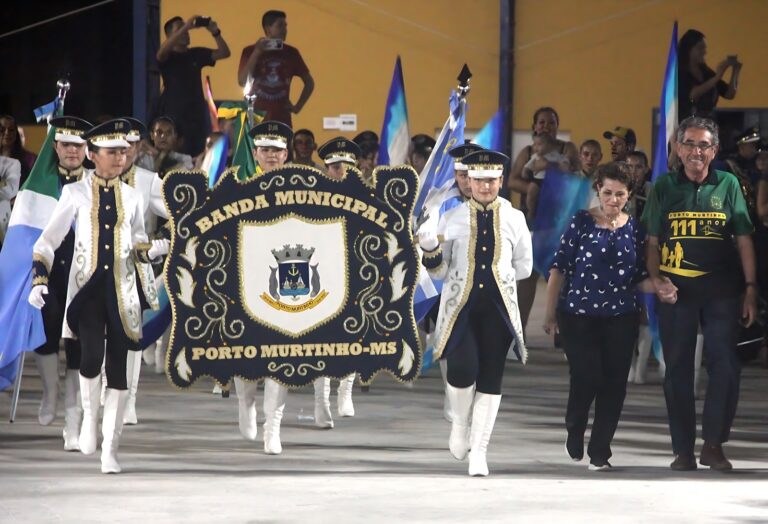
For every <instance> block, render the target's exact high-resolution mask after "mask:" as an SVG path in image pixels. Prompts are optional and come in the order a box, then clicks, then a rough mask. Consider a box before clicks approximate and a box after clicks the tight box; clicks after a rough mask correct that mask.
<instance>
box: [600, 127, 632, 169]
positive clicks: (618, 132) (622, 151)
mask: <svg viewBox="0 0 768 524" xmlns="http://www.w3.org/2000/svg"><path fill="white" fill-rule="evenodd" d="M603 138H605V139H607V140H609V141H610V143H611V160H613V161H614V162H626V160H627V155H628V154H629V152H630V151H634V150H635V146H636V145H637V136H636V135H635V131H634V130H633V129H631V128H629V127H621V126H616V127H614V128H613V130H611V131H606V132H604V133H603Z"/></svg>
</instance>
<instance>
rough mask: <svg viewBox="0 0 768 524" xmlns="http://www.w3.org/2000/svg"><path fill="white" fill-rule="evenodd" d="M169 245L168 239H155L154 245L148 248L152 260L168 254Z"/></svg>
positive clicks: (148, 254)
mask: <svg viewBox="0 0 768 524" xmlns="http://www.w3.org/2000/svg"><path fill="white" fill-rule="evenodd" d="M169 246H170V242H169V241H168V240H167V239H159V240H153V241H152V247H151V248H149V249H148V250H147V256H148V257H149V259H150V260H154V259H156V258H157V257H159V256H161V255H167V254H168V247H169Z"/></svg>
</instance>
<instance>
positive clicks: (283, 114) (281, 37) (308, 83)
mask: <svg viewBox="0 0 768 524" xmlns="http://www.w3.org/2000/svg"><path fill="white" fill-rule="evenodd" d="M261 26H262V28H263V29H264V36H263V37H262V38H259V40H257V41H256V43H255V44H253V45H249V46H248V47H246V48H244V49H243V52H242V54H241V55H240V66H239V67H238V70H237V82H238V83H239V84H240V85H241V86H246V87H247V86H250V91H249V94H252V95H256V103H255V106H254V107H255V108H256V109H258V110H261V111H266V112H267V114H266V115H265V116H264V121H267V120H277V121H278V122H283V123H284V124H287V125H288V126H289V127H293V122H292V119H291V114H292V113H297V114H298V113H299V112H301V110H302V109H303V108H304V104H306V103H307V100H309V97H310V95H312V91H313V90H314V89H315V81H314V80H313V79H312V75H310V74H309V68H308V67H307V64H305V63H304V59H303V58H302V57H301V53H299V50H298V49H296V48H295V47H293V46H290V45H288V44H286V43H285V39H286V37H287V35H288V22H287V20H286V14H285V13H284V12H283V11H267V12H266V13H264V16H263V17H262V18H261ZM295 76H298V77H299V78H301V81H302V82H303V83H304V88H303V89H302V90H301V94H300V95H299V99H298V100H297V101H296V103H295V104H292V103H291V99H290V94H291V81H292V80H293V77H295Z"/></svg>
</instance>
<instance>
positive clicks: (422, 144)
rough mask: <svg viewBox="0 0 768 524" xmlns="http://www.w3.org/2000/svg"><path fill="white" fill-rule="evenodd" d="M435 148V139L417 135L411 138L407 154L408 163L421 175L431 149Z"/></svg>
mask: <svg viewBox="0 0 768 524" xmlns="http://www.w3.org/2000/svg"><path fill="white" fill-rule="evenodd" d="M434 147H435V139H434V138H432V137H431V136H429V135H424V134H419V135H414V136H412V137H411V149H410V151H409V152H408V163H409V164H410V165H411V166H413V169H414V170H415V171H416V172H417V173H419V174H421V172H422V171H423V170H424V166H426V165H427V160H429V155H431V154H432V148H434Z"/></svg>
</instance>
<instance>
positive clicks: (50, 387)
mask: <svg viewBox="0 0 768 524" xmlns="http://www.w3.org/2000/svg"><path fill="white" fill-rule="evenodd" d="M35 360H36V361H37V370H38V371H39V372H40V380H41V381H42V383H43V397H42V398H41V399H40V409H39V410H38V412H37V421H38V422H40V425H41V426H47V425H49V424H50V423H51V422H53V419H55V418H56V403H57V401H58V398H59V355H58V354H57V353H53V354H52V355H40V354H38V353H35Z"/></svg>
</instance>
